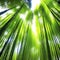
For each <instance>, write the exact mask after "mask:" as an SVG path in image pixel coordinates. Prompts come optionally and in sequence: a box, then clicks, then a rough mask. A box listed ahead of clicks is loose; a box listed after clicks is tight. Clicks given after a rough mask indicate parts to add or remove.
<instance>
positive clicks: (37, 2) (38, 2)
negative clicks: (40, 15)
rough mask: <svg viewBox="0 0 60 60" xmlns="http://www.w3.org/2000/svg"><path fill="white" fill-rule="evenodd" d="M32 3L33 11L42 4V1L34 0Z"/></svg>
mask: <svg viewBox="0 0 60 60" xmlns="http://www.w3.org/2000/svg"><path fill="white" fill-rule="evenodd" d="M31 3H32V7H31V10H32V11H33V10H34V9H35V8H36V7H37V6H38V5H39V4H40V0H32V2H31Z"/></svg>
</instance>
